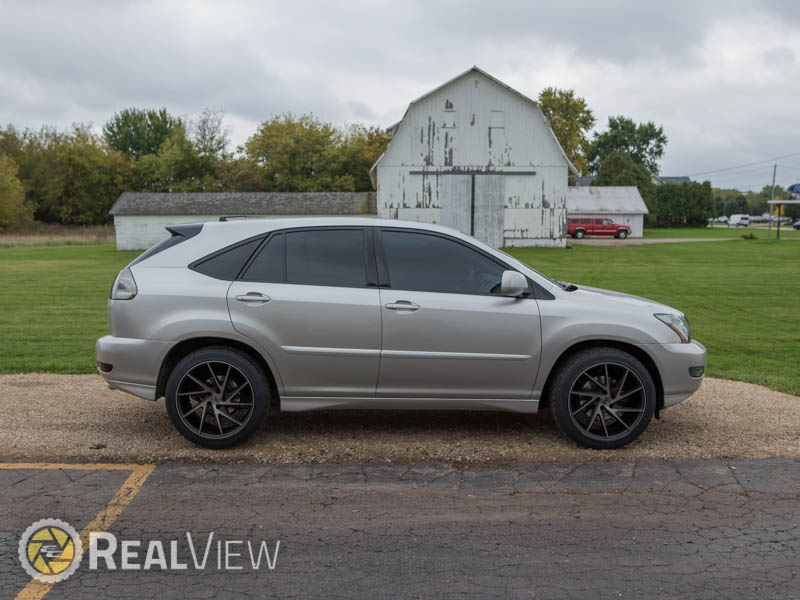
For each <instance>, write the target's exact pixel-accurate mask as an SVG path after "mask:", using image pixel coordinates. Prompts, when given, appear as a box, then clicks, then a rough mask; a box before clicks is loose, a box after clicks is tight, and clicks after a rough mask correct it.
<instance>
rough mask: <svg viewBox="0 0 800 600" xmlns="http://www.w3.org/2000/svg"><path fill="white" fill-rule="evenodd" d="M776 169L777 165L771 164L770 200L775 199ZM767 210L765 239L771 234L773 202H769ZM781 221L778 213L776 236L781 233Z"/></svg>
mask: <svg viewBox="0 0 800 600" xmlns="http://www.w3.org/2000/svg"><path fill="white" fill-rule="evenodd" d="M777 170H778V165H772V191H770V193H769V200H770V202H772V201H773V200H775V173H776V172H777ZM768 206H769V210H767V214H768V215H769V216H768V217H767V241H769V238H770V237H771V236H772V207H773V206H775V205H774V204H769V205H768ZM780 226H781V222H780V215H778V237H780V235H781V230H780Z"/></svg>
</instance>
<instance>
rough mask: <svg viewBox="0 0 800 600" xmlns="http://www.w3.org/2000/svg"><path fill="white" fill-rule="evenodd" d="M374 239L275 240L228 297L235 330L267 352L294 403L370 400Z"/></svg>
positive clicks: (337, 235) (341, 231) (339, 234)
mask: <svg viewBox="0 0 800 600" xmlns="http://www.w3.org/2000/svg"><path fill="white" fill-rule="evenodd" d="M371 238H372V232H371V230H370V229H369V228H362V227H333V228H303V229H288V230H284V231H280V232H276V233H274V234H272V235H271V236H270V237H269V238H268V239H266V240H265V241H264V243H263V244H262V246H261V247H260V248H259V250H258V252H257V253H256V254H255V255H254V256H253V257H252V258H251V259H250V261H249V263H248V264H247V265H245V267H244V269H243V272H242V274H241V275H240V276H239V278H238V279H237V280H236V281H234V282H233V283H232V284H231V286H230V288H229V290H228V307H229V309H230V314H231V319H232V321H233V325H234V327H235V328H236V330H237V331H239V332H240V333H242V334H244V335H246V336H248V337H250V338H252V339H254V340H256V341H257V342H259V344H260V345H261V346H262V347H264V348H265V349H267V351H268V352H269V353H270V355H271V357H272V359H273V361H274V362H275V364H276V366H277V369H278V372H279V374H280V378H281V381H282V383H283V387H284V395H285V396H289V397H309V398H311V397H372V396H374V393H375V385H376V382H377V379H378V364H379V360H380V341H381V337H380V336H381V313H380V303H379V292H378V289H377V274H376V271H375V260H374V253H373V251H372V243H371Z"/></svg>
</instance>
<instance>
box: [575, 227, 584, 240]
mask: <svg viewBox="0 0 800 600" xmlns="http://www.w3.org/2000/svg"><path fill="white" fill-rule="evenodd" d="M585 235H586V232H585V231H583V229H578V231H576V232H575V235H574V236H573V237H574V238H576V239H579V240H580V239H583V236H585Z"/></svg>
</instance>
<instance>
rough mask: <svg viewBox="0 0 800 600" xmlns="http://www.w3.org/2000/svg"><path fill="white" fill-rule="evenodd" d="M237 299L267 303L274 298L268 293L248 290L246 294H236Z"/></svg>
mask: <svg viewBox="0 0 800 600" xmlns="http://www.w3.org/2000/svg"><path fill="white" fill-rule="evenodd" d="M236 299H237V300H238V301H239V302H252V303H258V304H266V303H267V302H269V301H270V300H272V298H270V297H269V296H267V295H266V294H261V293H259V292H247V293H246V294H241V295H239V296H236Z"/></svg>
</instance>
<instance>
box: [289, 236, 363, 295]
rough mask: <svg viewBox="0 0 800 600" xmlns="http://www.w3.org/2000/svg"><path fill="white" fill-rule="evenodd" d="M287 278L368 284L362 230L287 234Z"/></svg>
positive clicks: (340, 283) (291, 281)
mask: <svg viewBox="0 0 800 600" xmlns="http://www.w3.org/2000/svg"><path fill="white" fill-rule="evenodd" d="M286 281H287V282H289V283H305V284H319V285H345V286H358V285H366V283H367V253H366V249H365V246H364V232H363V230H361V229H327V230H325V229H323V230H320V229H317V230H312V231H295V232H291V233H287V234H286Z"/></svg>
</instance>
